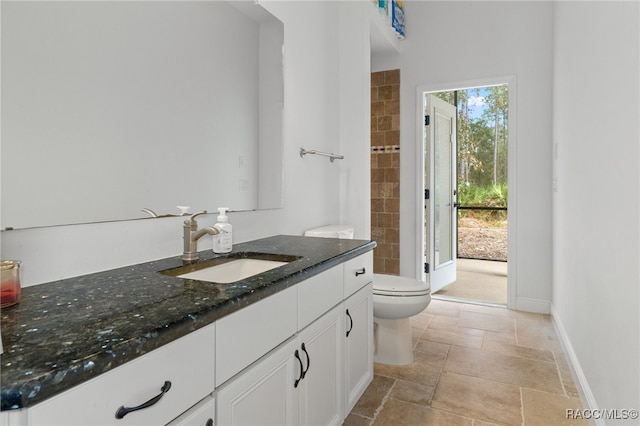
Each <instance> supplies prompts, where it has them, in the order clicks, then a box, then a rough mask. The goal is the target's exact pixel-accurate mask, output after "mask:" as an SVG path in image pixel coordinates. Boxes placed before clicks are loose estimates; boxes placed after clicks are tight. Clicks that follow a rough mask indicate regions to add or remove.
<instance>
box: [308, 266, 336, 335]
mask: <svg viewBox="0 0 640 426" xmlns="http://www.w3.org/2000/svg"><path fill="white" fill-rule="evenodd" d="M342 287H343V284H342V265H338V266H335V267H333V268H331V269H329V270H327V271H324V272H322V273H320V274H318V275H315V276H313V277H311V278H309V279H307V280H305V281H303V282H301V283H300V284H298V330H302V329H303V328H305V327H306V326H307V325H309V324H311V323H312V322H313V321H315V320H316V319H317V318H318V317H320V316H321V315H322V314H324V313H325V312H327V311H328V310H329V309H331V308H333V307H334V306H336V305H337V304H338V303H340V302H342V292H343V290H342Z"/></svg>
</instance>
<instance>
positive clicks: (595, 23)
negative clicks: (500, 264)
mask: <svg viewBox="0 0 640 426" xmlns="http://www.w3.org/2000/svg"><path fill="white" fill-rule="evenodd" d="M639 23H640V6H639V3H638V2H580V3H575V2H556V3H555V7H554V56H553V59H554V67H553V69H554V73H553V76H554V102H553V110H554V112H553V123H554V125H553V140H554V144H555V145H556V146H557V154H556V155H555V156H554V175H555V178H556V179H557V191H556V192H555V193H554V197H553V221H554V231H553V253H554V259H553V265H554V267H553V311H554V312H553V313H554V319H555V321H556V323H557V324H558V325H559V328H560V330H561V332H562V334H563V337H564V339H565V341H566V343H567V344H568V346H569V350H570V352H571V356H572V357H573V358H574V364H575V365H576V367H578V368H579V377H580V379H581V381H582V385H583V387H586V389H585V391H586V397H587V399H588V402H589V405H591V408H600V409H618V410H621V409H625V408H627V409H630V408H635V409H638V408H640V383H639V381H640V361H639V360H640V342H639V340H640V315H639V313H638V312H639V309H638V306H639V304H640V291H639V287H640V266H639V265H640V241H639V239H640V235H639V234H640V229H639V219H640V172H639V170H640V149H639V145H640V143H639V141H640V130H639V117H640V105H639V98H640V82H639V79H640V41H639V40H640V28H639V25H640V24H639ZM637 422H638V420H637V419H636V420H633V421H629V422H628V423H627V424H637ZM604 423H606V424H619V423H624V422H615V421H606V422H602V424H604Z"/></svg>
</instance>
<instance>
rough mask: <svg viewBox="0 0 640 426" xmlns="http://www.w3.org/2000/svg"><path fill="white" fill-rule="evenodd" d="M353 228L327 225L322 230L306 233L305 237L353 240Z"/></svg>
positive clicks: (310, 230)
mask: <svg viewBox="0 0 640 426" xmlns="http://www.w3.org/2000/svg"><path fill="white" fill-rule="evenodd" d="M353 233H354V230H353V226H349V225H327V226H322V227H320V228H314V229H309V230H308V231H305V233H304V236H305V237H323V238H343V239H347V240H351V239H353Z"/></svg>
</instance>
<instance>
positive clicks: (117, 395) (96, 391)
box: [28, 324, 215, 426]
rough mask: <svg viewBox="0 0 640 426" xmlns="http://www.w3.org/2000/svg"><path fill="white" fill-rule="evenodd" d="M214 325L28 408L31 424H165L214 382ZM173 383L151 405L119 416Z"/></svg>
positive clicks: (211, 387) (190, 404)
mask: <svg viewBox="0 0 640 426" xmlns="http://www.w3.org/2000/svg"><path fill="white" fill-rule="evenodd" d="M214 345H215V325H214V324H212V325H209V326H207V327H204V328H202V329H200V330H197V331H194V332H193V333H190V334H188V335H186V336H184V337H181V338H180V339H178V340H176V341H174V342H172V343H169V344H167V345H165V346H162V347H160V348H158V349H156V350H154V351H152V352H149V353H148V354H146V355H143V356H141V357H139V358H137V359H135V360H133V361H130V362H128V363H126V364H124V365H122V366H120V367H117V368H115V369H114V370H112V371H109V372H107V373H104V374H102V375H100V376H98V377H96V378H94V379H92V380H90V381H88V382H86V383H83V384H81V385H79V386H76V387H75V388H72V389H70V390H68V391H66V392H64V393H62V394H60V395H58V396H56V397H53V398H51V399H49V400H47V401H44V402H42V403H40V404H38V405H36V406H34V407H33V408H30V409H29V410H28V413H29V414H28V416H29V424H30V425H47V426H51V425H67V426H69V425H83V426H88V425H123V426H124V425H143V424H145V425H151V424H155V425H160V424H166V423H167V422H169V421H170V420H172V419H174V418H176V417H177V416H178V415H180V414H181V413H182V412H184V411H186V410H187V409H189V407H191V406H192V405H193V402H194V401H199V400H201V399H202V398H204V397H205V396H206V395H207V394H210V393H211V392H212V391H213V388H214V362H213V357H214V353H215V351H214V349H215V348H214ZM166 381H170V382H171V387H170V389H169V390H168V391H167V392H166V393H164V395H163V396H162V398H160V400H159V401H158V402H157V403H156V404H154V405H152V406H150V407H148V408H144V409H141V410H138V411H133V412H130V413H128V414H126V415H125V416H124V417H123V418H121V419H117V418H116V411H118V409H119V408H120V407H121V406H124V407H136V406H138V405H141V404H142V403H144V402H147V401H149V400H150V399H152V398H153V397H155V396H156V395H159V394H160V393H161V392H160V389H161V388H162V387H163V385H164V384H165V382H166Z"/></svg>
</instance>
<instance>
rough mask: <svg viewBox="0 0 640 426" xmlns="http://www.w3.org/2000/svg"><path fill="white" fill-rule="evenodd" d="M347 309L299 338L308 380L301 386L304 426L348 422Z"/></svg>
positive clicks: (333, 312) (322, 320) (325, 318)
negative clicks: (345, 410)
mask: <svg viewBox="0 0 640 426" xmlns="http://www.w3.org/2000/svg"><path fill="white" fill-rule="evenodd" d="M342 306H343V305H342V304H340V305H338V306H337V307H335V308H334V309H332V310H331V311H329V312H327V313H326V314H325V315H323V316H322V317H320V318H319V319H318V320H316V321H315V322H313V323H312V324H311V325H310V326H309V327H307V328H305V329H304V330H302V331H301V332H300V334H299V337H298V342H299V345H298V349H299V350H300V352H301V356H302V362H303V365H304V377H303V379H302V380H301V382H300V384H299V385H298V391H299V392H300V395H299V398H300V403H299V407H300V408H299V409H300V424H301V425H318V426H327V425H340V424H342V420H343V418H344V382H343V371H344V363H343V347H342V346H343V342H344V335H345V332H344V321H343V307H342Z"/></svg>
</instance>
